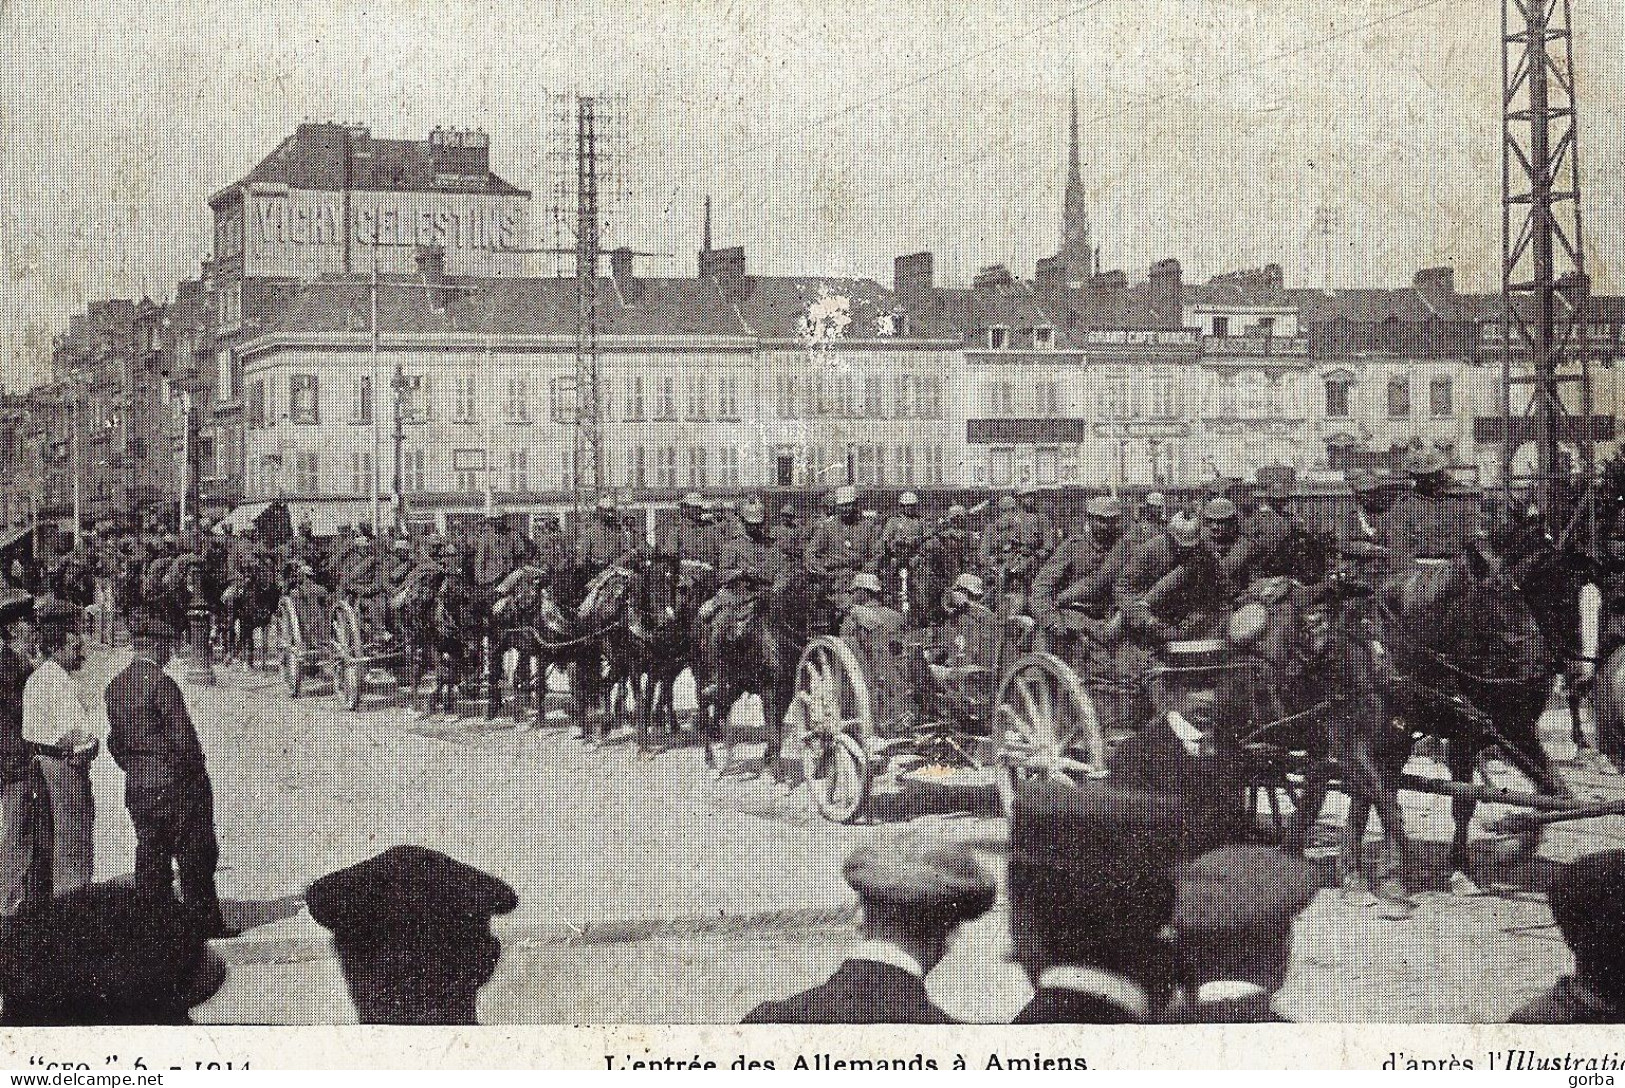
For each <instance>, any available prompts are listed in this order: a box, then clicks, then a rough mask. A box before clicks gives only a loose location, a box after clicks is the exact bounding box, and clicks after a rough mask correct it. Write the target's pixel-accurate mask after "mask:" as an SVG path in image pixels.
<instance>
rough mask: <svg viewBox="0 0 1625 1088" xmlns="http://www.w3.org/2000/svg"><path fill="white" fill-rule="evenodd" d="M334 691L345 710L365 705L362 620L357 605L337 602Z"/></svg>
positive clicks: (334, 621)
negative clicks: (363, 703)
mask: <svg viewBox="0 0 1625 1088" xmlns="http://www.w3.org/2000/svg"><path fill="white" fill-rule="evenodd" d="M333 651H334V652H333V694H334V695H335V696H336V697H337V698H338V701H339V705H340V706H342V707H344V709H345V710H358V709H360V707H361V676H362V671H363V666H362V664H361V655H362V650H361V620H360V618H359V617H358V616H357V615H356V611H355V606H354V605H352V604H351V603H350V602H349V601H340V602H339V603H338V604H336V605H334V606H333Z"/></svg>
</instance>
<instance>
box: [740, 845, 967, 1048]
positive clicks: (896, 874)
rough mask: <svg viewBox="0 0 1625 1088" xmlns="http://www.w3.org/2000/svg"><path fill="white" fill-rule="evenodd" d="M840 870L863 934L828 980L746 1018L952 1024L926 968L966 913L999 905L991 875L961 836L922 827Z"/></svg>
mask: <svg viewBox="0 0 1625 1088" xmlns="http://www.w3.org/2000/svg"><path fill="white" fill-rule="evenodd" d="M841 875H842V876H844V877H845V878H846V882H847V883H848V884H850V885H851V886H852V890H853V891H855V892H857V893H858V904H859V906H860V907H861V909H862V911H863V919H862V921H861V922H860V924H859V927H858V930H859V933H860V935H861V936H862V937H863V941H862V943H861V944H859V945H858V946H857V947H856V948H854V949H853V950H852V951H851V952H850V953H848V955H847V958H846V960H845V962H843V963H842V964H841V966H840V967H839V968H838V969H837V970H836V971H835V973H834V974H833V975H831V976H830V977H829V979H828V980H827V981H825V982H824V983H823V984H821V985H819V986H815V987H813V988H812V989H810V990H807V991H805V992H803V993H799V994H796V995H795V996H793V997H787V998H785V999H784V1000H782V1001H768V1002H765V1003H763V1004H761V1005H758V1006H757V1007H756V1008H755V1009H753V1010H751V1012H750V1013H749V1014H748V1015H746V1017H745V1019H744V1022H745V1023H747V1024H952V1023H954V1022H955V1021H954V1019H953V1017H951V1016H949V1015H948V1014H947V1013H946V1012H944V1011H943V1010H942V1009H940V1008H938V1007H937V1006H936V1005H935V1004H934V1003H933V1002H932V1001H931V998H930V995H929V994H927V992H926V989H925V977H926V976H927V975H929V974H930V973H931V970H932V969H933V968H934V967H936V965H937V964H938V963H940V962H942V959H943V957H944V956H945V955H947V953H948V949H949V948H950V947H951V945H952V942H953V938H954V935H955V933H956V932H957V931H958V929H959V927H960V926H961V925H963V924H964V923H965V922H969V921H971V920H973V919H975V918H979V917H981V916H982V915H983V914H986V913H987V911H988V909H989V908H991V907H992V906H993V899H994V884H993V877H992V875H991V874H990V873H989V872H988V871H987V869H986V868H984V867H983V865H982V863H981V862H979V861H978V860H977V859H976V856H975V855H974V854H973V853H971V850H970V848H969V847H968V846H965V845H963V844H947V843H936V842H932V841H931V840H929V839H926V838H923V837H921V836H919V835H915V834H905V835H901V836H898V837H895V838H888V839H884V840H882V841H881V842H878V843H875V844H873V845H868V846H861V847H859V848H858V849H857V850H855V851H853V853H852V855H851V856H850V857H848V858H847V859H846V864H845V865H843V866H842V867H841Z"/></svg>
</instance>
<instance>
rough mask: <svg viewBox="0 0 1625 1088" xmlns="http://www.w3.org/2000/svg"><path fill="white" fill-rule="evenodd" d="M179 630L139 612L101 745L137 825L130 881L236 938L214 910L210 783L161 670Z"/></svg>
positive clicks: (211, 932)
mask: <svg viewBox="0 0 1625 1088" xmlns="http://www.w3.org/2000/svg"><path fill="white" fill-rule="evenodd" d="M178 637H179V633H178V632H177V631H176V630H175V629H174V628H173V627H170V626H169V625H168V624H167V623H166V622H165V621H164V620H163V619H162V618H160V617H157V616H152V615H145V614H137V616H136V617H135V620H134V623H133V624H132V625H131V641H132V643H133V645H134V647H135V658H134V660H132V661H131V662H130V663H129V664H128V665H127V666H125V667H124V669H123V670H122V671H121V672H120V673H119V674H118V675H117V676H115V677H113V679H112V680H110V681H109V682H108V684H107V721H108V726H109V731H108V737H107V750H108V751H109V752H110V753H111V754H112V756H113V761H114V762H115V763H117V764H118V765H119V769H120V770H122V771H123V772H124V805H125V807H126V808H127V809H129V812H130V822H131V823H132V824H134V825H135V885H136V887H137V888H139V889H140V890H141V891H142V892H144V893H145V894H147V895H149V896H152V897H153V898H155V899H160V900H165V901H173V900H174V898H175V884H176V881H177V878H178V880H179V884H180V903H181V906H182V908H183V909H184V910H185V911H186V912H187V913H188V914H189V915H190V916H191V917H192V919H193V920H194V922H195V923H196V924H197V926H198V927H199V929H200V930H201V931H202V932H203V934H204V935H205V936H207V937H234V936H236V931H235V930H231V929H228V928H227V926H226V923H225V921H224V919H222V917H221V915H220V896H219V894H218V892H217V891H216V890H215V882H214V876H215V868H216V866H217V865H218V864H219V862H220V847H219V845H218V843H217V841H216V839H215V830H214V787H213V784H212V783H211V782H210V781H209V772H208V770H207V768H206V767H205V764H204V758H203V745H202V743H201V742H200V741H199V740H198V735H197V729H196V727H194V726H193V724H192V716H191V715H190V714H189V713H187V710H186V700H185V698H184V697H183V696H182V695H181V689H180V685H179V684H177V683H175V680H174V678H173V677H171V676H170V675H169V674H168V673H166V672H165V671H164V666H165V665H167V664H168V663H169V658H170V654H171V652H172V651H173V647H174V644H175V640H176V638H178Z"/></svg>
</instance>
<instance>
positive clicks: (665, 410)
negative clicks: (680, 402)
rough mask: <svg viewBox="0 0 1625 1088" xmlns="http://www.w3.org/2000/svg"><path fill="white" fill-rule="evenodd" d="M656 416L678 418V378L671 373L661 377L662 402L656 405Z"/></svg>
mask: <svg viewBox="0 0 1625 1088" xmlns="http://www.w3.org/2000/svg"><path fill="white" fill-rule="evenodd" d="M655 418H656V419H662V420H673V419H676V418H677V379H676V378H674V377H672V376H671V375H669V374H668V375H665V376H663V377H662V378H661V379H660V402H659V404H658V405H656V407H655Z"/></svg>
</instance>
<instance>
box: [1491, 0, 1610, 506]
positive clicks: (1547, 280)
mask: <svg viewBox="0 0 1625 1088" xmlns="http://www.w3.org/2000/svg"><path fill="white" fill-rule="evenodd" d="M1570 26H1571V24H1570V0H1502V7H1501V77H1502V79H1501V86H1502V109H1501V124H1502V143H1501V358H1502V397H1503V401H1502V408H1503V409H1504V411H1505V426H1506V433H1505V436H1504V438H1505V449H1504V451H1503V456H1504V461H1503V471H1502V479H1503V486H1504V487H1507V488H1510V486H1511V481H1512V475H1513V462H1514V456H1515V455H1516V453H1517V451H1518V449H1519V448H1520V447H1521V446H1522V444H1523V442H1525V441H1527V440H1528V437H1529V433H1530V431H1529V428H1528V427H1527V426H1526V425H1523V422H1522V419H1520V418H1517V417H1518V415H1519V410H1520V409H1523V410H1524V413H1525V415H1526V417H1527V418H1529V419H1530V420H1531V421H1532V423H1533V438H1534V440H1535V445H1536V453H1537V468H1536V474H1535V480H1534V483H1535V486H1536V488H1537V489H1538V492H1537V493H1538V501H1539V503H1540V509H1541V511H1542V513H1543V514H1544V516H1545V518H1546V523H1547V527H1548V530H1549V531H1551V532H1553V533H1557V532H1560V531H1562V530H1563V529H1564V528H1565V526H1566V525H1568V524H1572V523H1571V522H1570V521H1569V518H1570V517H1571V514H1572V512H1571V511H1569V510H1567V509H1564V508H1563V507H1564V506H1565V499H1566V491H1567V489H1566V487H1565V484H1566V481H1565V480H1563V479H1560V476H1561V475H1562V473H1561V472H1560V471H1559V469H1560V465H1561V463H1562V458H1561V457H1560V455H1559V448H1560V447H1559V443H1560V442H1572V443H1573V444H1574V445H1575V447H1576V448H1577V449H1578V450H1579V453H1580V461H1581V463H1580V466H1579V468H1580V470H1581V471H1582V472H1583V473H1584V479H1585V481H1586V483H1587V484H1589V483H1590V482H1591V481H1592V480H1594V479H1595V475H1596V471H1595V470H1596V446H1595V435H1594V434H1593V430H1592V428H1593V426H1594V420H1593V413H1592V399H1591V370H1590V364H1589V359H1588V351H1587V344H1586V336H1587V328H1586V319H1585V314H1586V310H1587V302H1588V296H1589V293H1590V281H1589V280H1588V278H1587V276H1586V270H1585V245H1584V235H1583V233H1582V230H1581V214H1580V134H1579V113H1578V94H1577V92H1576V88H1575V82H1574V36H1573V33H1572V32H1571V29H1570ZM1515 387H1527V388H1528V389H1529V391H1530V392H1529V397H1528V400H1527V403H1526V404H1519V403H1518V400H1521V399H1522V398H1521V396H1520V397H1518V398H1516V399H1515V398H1514V394H1513V392H1512V391H1513V389H1514V388H1515ZM1571 387H1572V388H1573V389H1574V393H1573V395H1572V396H1570V397H1567V398H1566V397H1565V396H1564V395H1563V391H1564V390H1565V389H1567V388H1571ZM1575 411H1577V414H1578V416H1579V419H1578V420H1576V419H1575V418H1574V416H1573V415H1572V414H1571V412H1575ZM1586 494H1587V495H1588V496H1589V494H1590V489H1589V487H1588V488H1587V491H1586ZM1587 508H1588V509H1589V508H1590V501H1589V498H1588V499H1587ZM1593 520H1594V519H1593V518H1592V517H1590V516H1588V517H1587V518H1586V519H1585V524H1586V529H1587V530H1588V531H1589V530H1590V529H1591V528H1593V526H1592V521H1593Z"/></svg>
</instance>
